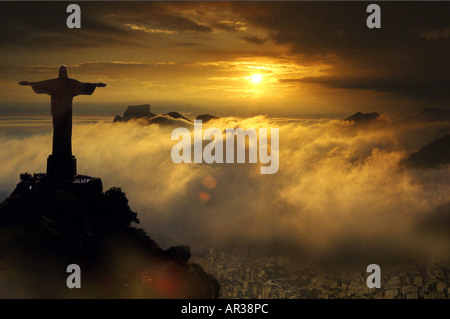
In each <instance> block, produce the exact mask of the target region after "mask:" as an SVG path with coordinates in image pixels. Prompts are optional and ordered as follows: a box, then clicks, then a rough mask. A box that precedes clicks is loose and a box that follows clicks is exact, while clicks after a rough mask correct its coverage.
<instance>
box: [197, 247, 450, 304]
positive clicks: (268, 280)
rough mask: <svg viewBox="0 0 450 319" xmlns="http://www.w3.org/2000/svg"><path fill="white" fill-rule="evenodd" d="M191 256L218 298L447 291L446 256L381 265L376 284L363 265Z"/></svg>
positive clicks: (235, 254)
mask: <svg viewBox="0 0 450 319" xmlns="http://www.w3.org/2000/svg"><path fill="white" fill-rule="evenodd" d="M191 261H192V262H194V263H198V264H200V265H201V266H202V267H203V269H204V270H205V271H206V272H208V273H210V274H212V275H214V276H215V277H216V278H217V279H218V280H219V283H220V284H221V294H220V297H221V298H229V299H246V298H250V299H267V298H277V299H303V298H319V299H328V298H330V299H331V298H350V299H351V298H357V299H369V298H375V299H444V298H447V299H448V298H449V297H450V260H449V259H448V258H447V259H446V260H445V261H433V262H427V263H425V262H424V263H417V264H414V265H410V266H409V267H407V268H408V269H405V267H402V268H398V269H396V268H388V269H384V268H382V271H381V277H382V279H381V288H379V289H377V288H372V289H370V288H368V287H367V285H366V278H367V276H368V275H369V274H368V273H366V272H365V269H363V270H361V271H350V270H348V271H324V270H318V269H312V268H306V267H304V268H301V269H299V268H296V267H294V266H293V265H292V264H293V263H292V261H291V259H290V258H289V257H287V256H277V257H263V256H258V255H256V254H252V253H249V252H248V251H219V250H215V249H211V248H210V249H198V250H194V251H193V257H192V259H191Z"/></svg>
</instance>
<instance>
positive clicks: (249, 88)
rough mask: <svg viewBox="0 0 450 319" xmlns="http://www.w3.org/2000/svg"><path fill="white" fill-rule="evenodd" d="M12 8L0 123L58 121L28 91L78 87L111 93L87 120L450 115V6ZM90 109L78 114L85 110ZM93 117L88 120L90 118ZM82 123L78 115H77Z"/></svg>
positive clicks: (83, 103) (5, 34) (6, 19)
mask: <svg viewBox="0 0 450 319" xmlns="http://www.w3.org/2000/svg"><path fill="white" fill-rule="evenodd" d="M68 4H69V3H56V2H47V3H28V2H14V3H13V2H2V3H1V4H0V21H2V22H1V28H0V47H1V50H0V91H1V92H2V93H1V95H0V115H11V114H15V113H17V112H38V111H39V110H42V112H44V111H45V112H47V111H48V108H46V107H47V106H48V103H49V99H48V97H46V96H37V95H35V94H34V93H33V92H32V91H31V90H30V89H29V88H25V87H21V86H19V85H18V84H17V82H19V81H22V80H27V81H37V80H43V79H49V78H54V77H56V76H57V68H58V66H59V65H60V64H66V65H68V67H69V76H70V77H73V78H76V79H78V80H80V81H84V82H105V83H107V84H108V86H107V87H106V88H104V89H97V91H96V92H95V93H94V94H93V95H92V96H88V97H85V96H83V97H77V98H76V104H75V105H76V106H75V113H76V114H80V112H81V113H82V112H83V111H86V112H88V111H89V112H94V113H95V112H99V113H101V114H105V115H109V114H111V115H113V114H114V113H116V112H117V110H123V109H124V108H125V106H126V105H130V104H141V103H149V104H151V105H152V110H155V111H156V112H161V113H163V112H168V111H180V112H192V113H193V114H198V113H203V112H207V113H211V114H217V115H233V116H236V115H237V116H239V115H252V116H254V115H258V114H268V115H271V116H293V117H299V116H305V115H317V114H321V115H322V116H326V115H334V114H351V113H354V112H356V111H379V112H386V111H388V112H394V113H395V112H400V113H401V112H404V111H405V110H416V109H418V108H422V107H430V106H431V107H441V108H448V107H449V103H448V102H449V101H450V93H449V92H450V90H448V83H450V81H449V80H450V78H449V77H450V76H449V74H450V72H449V71H450V64H449V59H448V55H449V52H450V51H449V43H450V41H449V40H450V24H449V22H448V12H449V9H450V3H448V2H445V3H444V2H430V3H416V2H408V3H405V2H403V3H402V2H400V3H386V2H381V3H380V5H381V10H382V28H381V29H368V28H367V27H366V18H367V16H368V13H366V7H367V5H368V3H367V2H358V3H348V2H347V3H344V2H338V3H329V2H319V3H311V2H283V3H274V2H173V3H170V2H169V3H165V2H119V3H118V2H96V3H93V2H79V4H80V6H81V13H82V18H81V24H82V28H81V29H78V30H76V29H72V30H71V29H68V28H67V27H66V18H67V16H68V14H67V13H66V7H67V5H68ZM77 106H78V108H77ZM80 110H81V111H80ZM77 112H78V113H77Z"/></svg>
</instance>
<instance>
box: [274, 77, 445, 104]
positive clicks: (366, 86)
mask: <svg viewBox="0 0 450 319" xmlns="http://www.w3.org/2000/svg"><path fill="white" fill-rule="evenodd" d="M279 81H280V82H281V83H312V84H321V85H325V86H327V87H331V88H337V89H351V90H374V91H378V92H386V93H397V94H401V95H404V96H407V97H410V98H414V99H420V100H428V101H440V100H441V99H444V100H445V99H446V98H447V94H448V89H449V88H448V86H449V85H448V83H450V77H448V76H447V77H444V78H432V77H430V78H418V77H414V76H411V77H408V76H386V77H375V76H374V77H365V78H364V77H339V76H330V77H327V76H323V77H304V78H299V79H281V80H279Z"/></svg>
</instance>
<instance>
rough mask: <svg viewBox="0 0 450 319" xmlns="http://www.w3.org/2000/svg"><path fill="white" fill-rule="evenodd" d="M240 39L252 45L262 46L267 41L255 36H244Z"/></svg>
mask: <svg viewBox="0 0 450 319" xmlns="http://www.w3.org/2000/svg"><path fill="white" fill-rule="evenodd" d="M241 39H242V40H244V41H247V42H250V43H254V44H263V43H264V42H266V41H267V39H262V38H258V37H257V36H244V37H241Z"/></svg>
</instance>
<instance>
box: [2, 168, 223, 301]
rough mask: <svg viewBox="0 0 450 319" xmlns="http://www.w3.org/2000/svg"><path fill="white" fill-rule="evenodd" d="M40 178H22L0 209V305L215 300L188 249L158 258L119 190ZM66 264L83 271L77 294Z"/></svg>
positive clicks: (213, 288)
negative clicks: (13, 301) (14, 301)
mask: <svg viewBox="0 0 450 319" xmlns="http://www.w3.org/2000/svg"><path fill="white" fill-rule="evenodd" d="M45 175H46V174H35V175H33V176H31V175H29V174H23V176H22V177H23V179H22V181H21V182H20V183H19V184H18V185H17V188H16V190H15V191H14V192H13V194H12V195H11V196H10V197H9V198H7V199H6V200H5V201H4V202H3V203H1V204H0V234H1V236H0V251H1V255H0V266H1V267H0V268H1V273H0V298H80V297H81V298H217V297H218V295H219V289H220V286H219V284H218V282H217V280H216V279H215V278H214V277H212V276H211V275H209V274H207V273H205V272H204V271H203V270H202V268H201V267H200V266H198V265H195V264H190V263H188V260H189V258H190V251H189V247H185V246H181V247H174V248H171V249H169V250H168V251H164V250H162V249H161V248H160V247H159V246H158V245H157V244H156V243H155V242H154V241H153V240H152V239H150V237H148V236H147V234H146V233H145V231H144V230H142V229H139V228H136V227H134V226H133V223H136V224H137V223H139V219H138V218H137V214H136V213H135V212H133V211H132V210H131V209H130V207H129V205H128V199H127V198H126V196H125V194H124V193H123V192H122V191H121V189H120V188H111V189H110V190H108V191H106V192H105V193H103V192H102V191H98V187H97V188H95V187H94V188H93V189H90V188H86V189H85V190H82V188H83V187H84V186H80V188H76V187H75V188H73V187H72V186H68V185H62V184H61V185H52V184H51V183H52V181H51V180H47V179H46V176H45ZM86 178H88V177H86ZM83 181H84V182H87V184H89V183H91V182H92V183H94V184H95V179H93V180H87V179H86V180H83ZM66 183H68V181H66ZM73 184H74V185H75V186H77V185H76V184H77V183H73ZM87 184H86V185H87ZM80 185H82V184H80ZM86 185H85V186H86ZM78 186H79V185H78ZM70 264H77V265H79V266H80V267H81V280H82V288H81V289H69V288H67V286H66V279H67V276H69V274H68V273H66V268H67V266H68V265H70Z"/></svg>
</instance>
